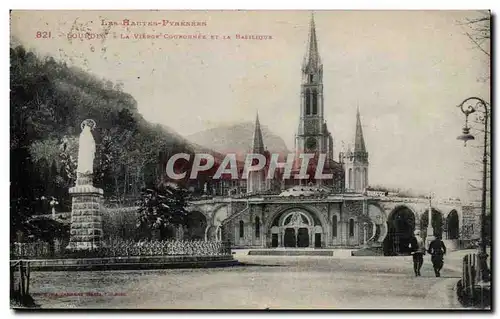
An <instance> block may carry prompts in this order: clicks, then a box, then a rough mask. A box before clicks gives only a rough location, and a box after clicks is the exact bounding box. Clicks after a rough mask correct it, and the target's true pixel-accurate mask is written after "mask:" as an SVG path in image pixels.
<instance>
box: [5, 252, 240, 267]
mask: <svg viewBox="0 0 500 319" xmlns="http://www.w3.org/2000/svg"><path fill="white" fill-rule="evenodd" d="M17 261H18V260H12V261H11V264H12V263H15V262H17ZM23 262H29V265H30V269H31V270H32V271H90V270H92V271H95V270H135V269H168V268H209V267H228V266H234V265H237V264H238V261H237V260H235V259H234V258H233V256H232V255H227V256H148V257H144V256H132V257H107V258H79V259H32V260H23Z"/></svg>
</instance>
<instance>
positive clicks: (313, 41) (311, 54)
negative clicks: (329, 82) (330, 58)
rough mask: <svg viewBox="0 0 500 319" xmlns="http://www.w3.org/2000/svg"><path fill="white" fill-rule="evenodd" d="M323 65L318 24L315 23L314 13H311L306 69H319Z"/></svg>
mask: <svg viewBox="0 0 500 319" xmlns="http://www.w3.org/2000/svg"><path fill="white" fill-rule="evenodd" d="M320 65H321V58H320V56H319V51H318V40H317V38H316V25H315V23H314V14H311V22H310V23H309V38H308V41H307V51H306V55H305V56H304V65H303V67H304V70H306V69H310V68H313V70H315V69H317V68H318V67H319V66H320Z"/></svg>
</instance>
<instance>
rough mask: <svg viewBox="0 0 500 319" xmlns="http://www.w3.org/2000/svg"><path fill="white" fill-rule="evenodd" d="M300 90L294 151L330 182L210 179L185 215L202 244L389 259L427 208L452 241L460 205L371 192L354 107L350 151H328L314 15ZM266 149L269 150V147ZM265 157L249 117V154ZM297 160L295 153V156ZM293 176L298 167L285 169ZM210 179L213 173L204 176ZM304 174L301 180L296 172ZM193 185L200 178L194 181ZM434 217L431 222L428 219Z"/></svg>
mask: <svg viewBox="0 0 500 319" xmlns="http://www.w3.org/2000/svg"><path fill="white" fill-rule="evenodd" d="M307 42H308V43H307V47H306V53H305V57H304V61H303V64H302V68H301V69H302V77H301V85H300V109H299V110H298V111H299V114H300V117H299V118H300V120H299V123H298V130H297V134H296V136H295V149H294V152H295V154H306V153H307V154H313V159H312V161H313V163H314V160H318V159H320V160H321V159H322V160H323V161H324V163H318V164H319V165H321V166H322V167H323V173H324V174H325V175H327V176H331V178H329V179H324V178H322V179H315V175H314V173H313V174H308V176H307V175H306V177H305V178H302V179H296V178H293V179H286V178H283V173H284V172H283V168H280V169H278V170H275V171H273V172H275V173H274V175H273V176H271V178H269V177H270V176H268V175H267V172H268V169H269V167H267V166H266V167H264V168H263V169H260V170H256V171H249V172H248V173H247V175H246V176H244V177H243V178H239V179H237V180H234V179H229V180H224V179H221V180H217V181H215V180H212V181H210V186H209V188H208V189H207V184H209V183H205V182H202V183H204V184H205V191H208V193H209V194H210V196H205V197H203V196H202V197H201V198H198V199H196V200H193V201H192V202H191V203H190V206H189V210H190V212H191V214H192V216H193V218H194V217H195V216H198V217H197V218H198V219H199V221H200V222H199V223H200V229H204V234H202V235H201V237H200V238H204V239H205V240H222V241H227V242H229V243H230V244H231V247H233V248H246V249H249V248H256V249H263V248H269V249H270V248H296V249H299V248H300V249H304V248H309V249H314V248H345V247H347V248H360V247H368V246H370V247H384V251H385V252H386V253H387V254H397V253H404V252H405V250H407V249H408V248H407V246H408V241H409V239H410V238H411V236H412V235H413V232H414V230H416V229H422V233H423V235H424V237H425V231H426V227H427V223H428V219H426V217H427V216H428V213H427V212H428V210H429V209H432V212H433V217H432V218H433V221H432V225H436V226H435V229H434V232H435V233H441V234H443V238H444V239H446V240H455V241H456V240H458V227H459V225H460V224H461V220H462V207H461V205H460V203H459V202H454V203H432V207H431V203H430V202H429V201H428V200H427V199H425V198H402V197H399V196H397V195H396V196H394V194H386V193H383V192H382V193H380V192H370V191H369V190H368V185H369V179H368V176H369V161H368V151H367V148H366V145H365V140H364V137H363V129H362V122H361V115H360V112H359V109H358V111H357V114H356V118H355V119H353V125H355V136H353V142H354V143H353V145H354V148H353V149H351V148H349V149H348V150H346V151H341V152H339V156H338V158H337V159H335V158H334V156H333V154H334V152H333V146H334V143H333V137H332V134H331V133H330V131H329V130H328V125H327V123H326V121H325V105H324V91H323V65H322V62H321V57H320V54H319V49H318V39H317V36H316V29H315V22H314V17H311V22H310V26H309V35H308V41H307ZM271 151H272V150H271ZM250 152H251V153H254V154H262V155H264V156H265V157H266V158H267V159H269V157H270V156H271V154H270V151H268V150H267V148H266V145H265V140H264V139H263V135H262V131H261V124H260V122H259V118H258V115H257V118H256V120H255V128H254V133H253V143H252V147H251V150H250ZM298 157H299V156H295V159H297V158H298ZM291 170H292V174H293V173H298V172H299V171H300V170H301V166H300V165H299V163H297V162H294V163H293V165H291ZM210 174H211V173H210ZM301 176H303V175H301ZM198 183H199V181H198ZM434 218H437V220H434Z"/></svg>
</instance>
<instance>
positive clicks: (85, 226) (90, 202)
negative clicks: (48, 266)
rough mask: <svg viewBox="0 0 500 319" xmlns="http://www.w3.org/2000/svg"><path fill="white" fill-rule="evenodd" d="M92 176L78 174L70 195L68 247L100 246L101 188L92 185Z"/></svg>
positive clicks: (76, 248)
mask: <svg viewBox="0 0 500 319" xmlns="http://www.w3.org/2000/svg"><path fill="white" fill-rule="evenodd" d="M91 181H92V176H91V175H82V174H79V175H78V178H77V181H76V186H75V187H72V188H70V189H69V194H70V195H71V197H72V206H71V230H70V240H69V245H68V247H67V248H68V249H71V250H84V249H95V248H99V247H102V214H101V204H102V198H103V190H102V189H100V188H97V187H94V186H92V184H91V183H92V182H91Z"/></svg>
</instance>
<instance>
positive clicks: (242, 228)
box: [240, 220, 245, 238]
mask: <svg viewBox="0 0 500 319" xmlns="http://www.w3.org/2000/svg"><path fill="white" fill-rule="evenodd" d="M243 236H245V223H243V221H242V220H240V238H243Z"/></svg>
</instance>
